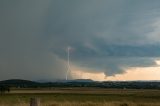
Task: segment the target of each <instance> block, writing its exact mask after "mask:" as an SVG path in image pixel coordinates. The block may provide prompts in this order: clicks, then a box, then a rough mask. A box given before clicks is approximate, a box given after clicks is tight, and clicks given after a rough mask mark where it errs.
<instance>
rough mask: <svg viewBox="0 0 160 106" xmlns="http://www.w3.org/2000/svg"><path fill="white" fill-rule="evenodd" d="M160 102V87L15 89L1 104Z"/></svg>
mask: <svg viewBox="0 0 160 106" xmlns="http://www.w3.org/2000/svg"><path fill="white" fill-rule="evenodd" d="M30 98H39V99H40V101H41V106H160V90H143V89H140V90H134V89H132V90H128V89H100V88H66V89H65V88H63V89H62V88H56V89H55V88H54V89H46V88H45V89H14V90H11V92H10V93H6V94H2V95H0V106H29V101H30Z"/></svg>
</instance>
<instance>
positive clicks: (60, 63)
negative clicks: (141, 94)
mask: <svg viewBox="0 0 160 106" xmlns="http://www.w3.org/2000/svg"><path fill="white" fill-rule="evenodd" d="M159 4H160V1H159V0H154V1H150V0H141V1H139V0H134V1H133V0H100V1H97V0H88V1H85V0H81V1H78V0H68V1H66V0H61V1H59V0H45V1H43V0H31V1H25V0H14V1H6V0H1V1H0V13H1V17H0V22H1V24H0V73H1V74H0V80H4V79H28V80H41V79H49V80H56V79H68V80H70V79H73V80H74V79H92V80H95V81H131V80H132V81H133V80H143V81H152V80H155V81H156V80H157V81H159V80H160V36H159V35H160V13H159V10H160V6H159ZM67 50H68V51H67ZM67 53H68V54H67Z"/></svg>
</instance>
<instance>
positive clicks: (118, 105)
mask: <svg viewBox="0 0 160 106" xmlns="http://www.w3.org/2000/svg"><path fill="white" fill-rule="evenodd" d="M0 106H29V104H28V103H23V102H21V103H17V104H0ZM41 106H160V103H133V102H103V103H99V102H84V103H81V102H62V103H61V102H48V103H41Z"/></svg>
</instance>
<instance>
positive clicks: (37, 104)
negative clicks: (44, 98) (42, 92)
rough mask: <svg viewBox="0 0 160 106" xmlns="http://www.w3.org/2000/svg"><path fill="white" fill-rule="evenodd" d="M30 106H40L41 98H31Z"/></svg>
mask: <svg viewBox="0 0 160 106" xmlns="http://www.w3.org/2000/svg"><path fill="white" fill-rule="evenodd" d="M30 106H40V99H39V98H31V99H30Z"/></svg>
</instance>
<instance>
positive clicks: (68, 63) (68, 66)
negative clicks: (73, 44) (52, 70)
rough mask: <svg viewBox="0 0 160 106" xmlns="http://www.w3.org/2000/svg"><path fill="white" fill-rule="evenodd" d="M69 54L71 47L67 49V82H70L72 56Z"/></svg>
mask: <svg viewBox="0 0 160 106" xmlns="http://www.w3.org/2000/svg"><path fill="white" fill-rule="evenodd" d="M69 52H70V47H68V48H67V59H68V62H67V73H66V80H68V74H69V72H70V59H69V58H70V55H69Z"/></svg>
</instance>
